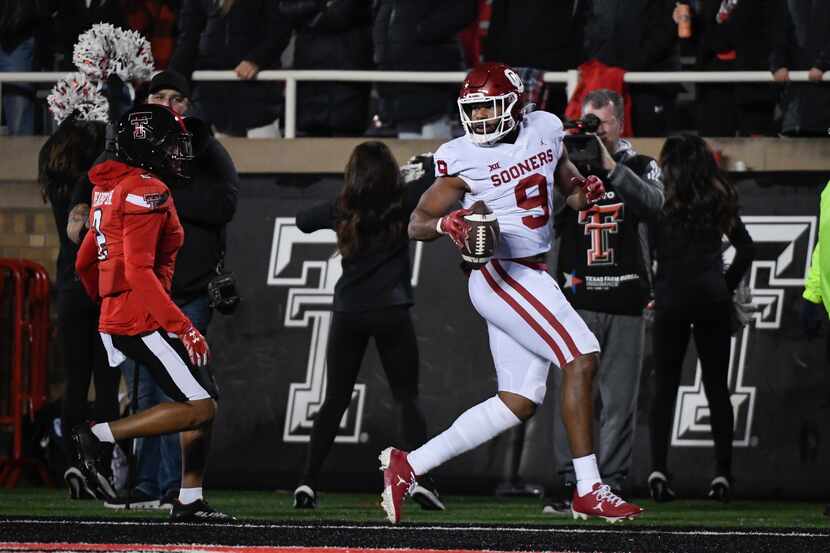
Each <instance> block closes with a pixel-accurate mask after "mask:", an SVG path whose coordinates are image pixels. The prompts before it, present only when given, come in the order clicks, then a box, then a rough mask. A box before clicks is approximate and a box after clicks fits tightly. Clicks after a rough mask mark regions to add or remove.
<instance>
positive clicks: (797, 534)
mask: <svg viewBox="0 0 830 553" xmlns="http://www.w3.org/2000/svg"><path fill="white" fill-rule="evenodd" d="M3 523H6V524H42V525H49V524H58V525H72V526H77V525H84V526H98V527H101V526H115V527H118V526H138V527H140V526H165V527H169V526H170V523H169V522H167V521H166V520H164V521H162V520H160V521H158V522H154V521H131V520H123V521H122V520H119V521H113V520H61V519H53V520H44V519H0V524H3ZM176 526H194V527H196V526H198V527H204V526H205V525H204V524H201V523H176ZM210 526H211V528H254V529H256V528H258V529H272V530H278V529H286V530H376V531H392V532H395V531H399V532H407V531H408V532H420V531H430V532H505V533H538V534H612V535H616V536H619V535H625V534H629V535H635V536H642V535H662V536H737V537H741V536H745V537H771V538H826V539H830V533H827V532H810V531H808V530H789V531H787V530H782V531H775V530H680V529H676V530H661V529H645V528H642V527H640V528H638V529H636V530H634V529H629V528H625V527H621V526H616V527H612V528H602V527H596V526H592V527H586V528H557V527H554V526H551V527H548V528H539V527H521V526H495V525H494V526H426V525H424V526H421V525H417V526H395V525H392V524H378V525H363V526H361V525H358V524H295V523H273V522H272V523H261V524H260V523H256V524H254V523H244V522H243V523H240V522H235V523H224V524H223V523H211V524H210Z"/></svg>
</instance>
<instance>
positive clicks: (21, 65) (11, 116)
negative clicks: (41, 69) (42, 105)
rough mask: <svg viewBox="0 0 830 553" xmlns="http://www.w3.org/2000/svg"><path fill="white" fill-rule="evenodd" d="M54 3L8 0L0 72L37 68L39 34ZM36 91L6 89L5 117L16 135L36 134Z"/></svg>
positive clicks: (1, 26) (1, 15)
mask: <svg viewBox="0 0 830 553" xmlns="http://www.w3.org/2000/svg"><path fill="white" fill-rule="evenodd" d="M50 4H51V2H50V0H4V1H3V2H2V3H0V71H2V72H4V73H5V72H16V71H21V72H26V71H32V70H33V68H34V50H35V32H36V30H37V27H38V25H39V24H40V22H41V21H42V20H44V18H46V17H48V15H49V13H50V12H51V8H50ZM33 97H34V89H33V88H32V86H31V85H29V84H24V83H7V84H5V85H4V87H3V117H4V118H5V120H6V127H7V128H8V132H9V134H12V135H30V134H32V133H34V107H33Z"/></svg>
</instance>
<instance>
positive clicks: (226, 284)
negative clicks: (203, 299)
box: [207, 271, 240, 315]
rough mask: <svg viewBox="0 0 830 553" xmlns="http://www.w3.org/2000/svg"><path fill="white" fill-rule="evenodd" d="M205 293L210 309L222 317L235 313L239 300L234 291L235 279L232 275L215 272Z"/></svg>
mask: <svg viewBox="0 0 830 553" xmlns="http://www.w3.org/2000/svg"><path fill="white" fill-rule="evenodd" d="M207 291H208V298H209V299H210V307H211V308H212V309H216V310H217V311H219V312H220V313H222V314H223V315H230V314H231V313H233V312H234V311H236V306H237V305H238V304H239V300H240V298H239V294H238V293H237V291H236V277H235V276H234V275H233V273H226V272H220V271H217V275H216V276H214V277H213V278H212V279H210V282H208V286H207Z"/></svg>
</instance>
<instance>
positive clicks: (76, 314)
mask: <svg viewBox="0 0 830 553" xmlns="http://www.w3.org/2000/svg"><path fill="white" fill-rule="evenodd" d="M58 325H59V327H60V336H61V344H62V346H63V355H64V371H65V380H66V382H65V384H66V388H65V390H64V394H63V405H62V409H61V424H62V426H63V436H64V437H66V438H68V437H69V436H70V435H71V431H72V428H74V427H75V426H77V425H79V424H81V423H84V422H86V421H87V420H89V419H92V420H93V421H95V422H109V421H113V420H115V419H117V418H118V384H119V382H120V380H121V371H119V370H118V369H117V368H112V367H110V366H109V363H108V362H107V354H106V352H105V351H104V345H103V343H102V342H101V337H100V336H99V335H98V306H97V305H95V303H93V302H92V300H90V299H89V297H88V296H87V295H86V293H85V292H84V291H83V290H82V289H80V288H77V289H75V288H70V289H67V290H61V291H60V292H58ZM90 379H94V382H95V403H94V404H93V410H92V413H89V412H87V394H88V393H89V382H90ZM64 443H65V444H66V450H67V451H66V453H67V454H68V455H70V457H68V458H69V459H72V451H71V445H70V444H71V440H69V439H65V440H64Z"/></svg>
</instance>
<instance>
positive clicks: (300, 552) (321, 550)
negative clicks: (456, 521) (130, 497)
mask: <svg viewBox="0 0 830 553" xmlns="http://www.w3.org/2000/svg"><path fill="white" fill-rule="evenodd" d="M0 550H2V551H20V552H26V551H50V552H51V551H54V552H59V551H84V552H110V551H112V552H123V553H131V552H145V551H148V552H159V553H177V552H179V551H187V552H188V553H202V552H203V553H356V552H366V553H496V552H491V551H489V550H478V549H412V548H404V549H389V548H363V547H359V548H357V547H350V548H346V547H299V546H293V547H285V546H283V547H271V546H265V545H262V546H248V545H240V546H233V545H181V544H180V545H154V544H142V543H36V542H35V543H14V542H0ZM497 553H532V552H528V551H522V552H519V551H506V552H505V551H499V552H497ZM545 553H555V552H545Z"/></svg>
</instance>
